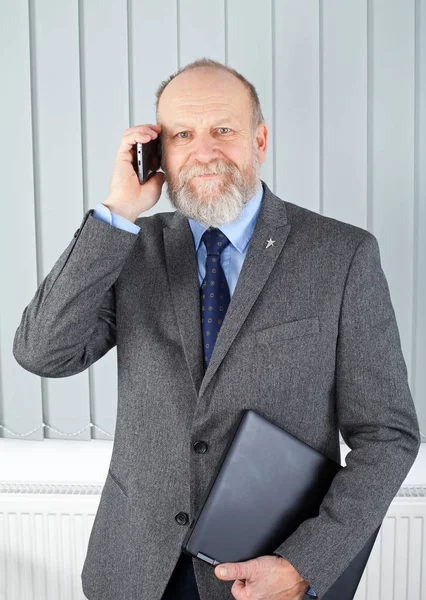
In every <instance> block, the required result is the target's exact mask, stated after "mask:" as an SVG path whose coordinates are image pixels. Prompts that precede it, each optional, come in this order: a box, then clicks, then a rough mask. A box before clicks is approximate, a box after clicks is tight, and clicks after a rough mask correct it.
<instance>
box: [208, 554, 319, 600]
mask: <svg viewBox="0 0 426 600" xmlns="http://www.w3.org/2000/svg"><path fill="white" fill-rule="evenodd" d="M222 568H226V570H227V574H226V575H221V574H220V570H219V569H222ZM214 573H215V575H216V577H217V578H218V579H222V580H230V579H235V582H234V585H233V586H232V588H231V593H232V595H233V596H234V598H236V600H302V598H303V596H304V594H305V592H306V591H307V590H308V589H309V587H310V586H309V584H308V582H307V581H305V580H304V579H303V577H302V576H301V575H300V574H299V573H298V571H296V569H295V568H294V567H293V565H292V564H291V563H290V562H289V561H288V560H286V559H285V558H283V557H282V556H276V555H275V554H274V555H270V556H259V557H258V558H253V559H252V560H246V561H243V562H235V563H232V562H228V563H221V564H220V565H217V566H216V567H215V570H214Z"/></svg>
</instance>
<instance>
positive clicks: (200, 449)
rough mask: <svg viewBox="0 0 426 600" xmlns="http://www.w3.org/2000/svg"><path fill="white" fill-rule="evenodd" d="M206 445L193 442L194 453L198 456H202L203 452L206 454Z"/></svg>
mask: <svg viewBox="0 0 426 600" xmlns="http://www.w3.org/2000/svg"><path fill="white" fill-rule="evenodd" d="M207 447H208V446H207V444H206V442H195V444H194V450H195V452H198V454H204V452H207Z"/></svg>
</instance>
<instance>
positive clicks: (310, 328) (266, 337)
mask: <svg viewBox="0 0 426 600" xmlns="http://www.w3.org/2000/svg"><path fill="white" fill-rule="evenodd" d="M319 332H320V323H319V317H309V318H308V319H299V320H297V321H288V322H287V323H280V324H279V325H274V326H273V327H267V328H266V329H260V330H259V331H256V343H257V344H273V343H275V342H280V341H282V340H288V339H291V338H297V337H302V336H303V337H304V336H311V335H312V334H316V333H319Z"/></svg>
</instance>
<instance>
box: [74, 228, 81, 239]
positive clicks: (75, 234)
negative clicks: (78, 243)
mask: <svg viewBox="0 0 426 600" xmlns="http://www.w3.org/2000/svg"><path fill="white" fill-rule="evenodd" d="M79 231H80V229H77V231H76V232H75V233H74V237H77V234H78V232H79Z"/></svg>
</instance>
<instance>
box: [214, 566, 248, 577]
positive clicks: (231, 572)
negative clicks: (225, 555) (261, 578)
mask: <svg viewBox="0 0 426 600" xmlns="http://www.w3.org/2000/svg"><path fill="white" fill-rule="evenodd" d="M250 562H251V561H245V562H235V563H221V564H220V565H217V567H215V570H214V573H215V575H216V577H219V579H224V580H229V579H249V578H250V575H251V573H252V568H251V565H250ZM223 569H224V570H225V571H226V573H225V572H223Z"/></svg>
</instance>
